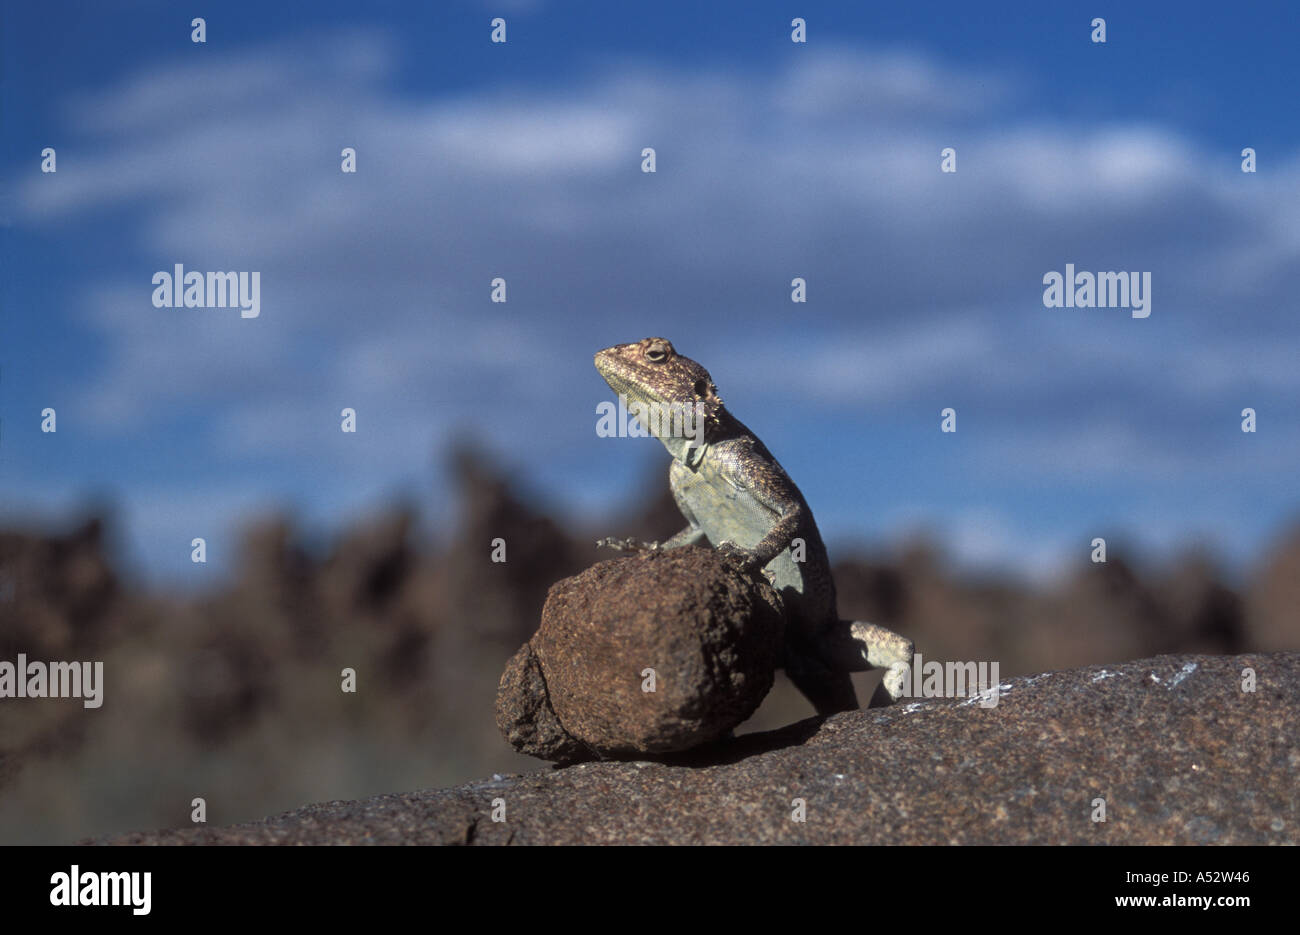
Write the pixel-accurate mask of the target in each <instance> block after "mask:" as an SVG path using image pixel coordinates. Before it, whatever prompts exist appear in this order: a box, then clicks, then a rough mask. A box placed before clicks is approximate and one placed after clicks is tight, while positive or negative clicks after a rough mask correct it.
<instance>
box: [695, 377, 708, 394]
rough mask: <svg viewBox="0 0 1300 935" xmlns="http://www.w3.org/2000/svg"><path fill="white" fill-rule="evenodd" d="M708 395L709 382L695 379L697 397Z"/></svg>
mask: <svg viewBox="0 0 1300 935" xmlns="http://www.w3.org/2000/svg"><path fill="white" fill-rule="evenodd" d="M708 395H709V384H708V383H707V382H706V381H704V380H696V381H695V397H696V399H703V398H704V397H706V396H708Z"/></svg>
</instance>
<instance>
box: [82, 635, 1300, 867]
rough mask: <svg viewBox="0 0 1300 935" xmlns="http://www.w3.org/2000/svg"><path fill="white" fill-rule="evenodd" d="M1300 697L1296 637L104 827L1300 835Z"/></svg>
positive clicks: (657, 840)
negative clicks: (653, 754) (633, 750)
mask: <svg viewBox="0 0 1300 935" xmlns="http://www.w3.org/2000/svg"><path fill="white" fill-rule="evenodd" d="M1248 668H1249V669H1253V670H1254V673H1255V678H1256V686H1255V691H1253V692H1251V691H1243V670H1245V669H1248ZM1297 702H1300V654H1295V653H1286V654H1273V655H1245V656H1162V657H1159V658H1155V659H1145V660H1140V661H1137V662H1129V663H1123V664H1118V665H1110V666H1091V667H1088V668H1083V669H1074V670H1070V671H1065V672H1049V673H1046V674H1043V675H1036V676H1029V677H1024V678H1015V679H1009V680H1004V681H1003V682H1002V692H1001V694H1000V698H999V703H998V705H997V706H996V707H994V708H984V707H981V706H980V705H979V704H977V703H973V702H972V700H971V699H940V700H924V701H921V700H913V701H904V702H903V703H901V704H898V705H896V706H894V707H891V708H884V709H873V710H865V711H857V712H852V713H848V714H840V715H836V716H835V717H832V718H830V719H829V720H826V721H824V722H821V721H817V720H809V721H803V722H800V723H799V724H795V725H792V726H791V727H789V728H786V729H784V730H781V731H776V732H771V733H766V734H751V735H748V736H746V737H741V738H739V739H737V740H733V741H730V742H728V743H726V744H723V745H720V746H717V747H715V748H713V749H712V750H710V751H708V752H707V753H700V752H697V753H696V754H693V755H691V758H690V759H689V760H687V759H686V758H681V757H679V758H678V759H677V760H676V761H674V762H672V763H665V762H654V763H651V762H600V763H587V764H583V765H579V766H572V767H569V768H565V769H558V768H552V769H541V770H539V771H537V772H533V773H527V774H524V775H518V776H506V777H494V778H493V779H491V780H488V781H483V782H475V783H470V784H468V785H463V786H457V787H454V788H450V789H441V790H436V791H430V792H416V793H411V794H405V795H382V796H376V797H374V798H370V799H365V800H361V801H355V802H329V803H325V804H321V805H310V806H307V807H306V808H301V809H298V810H297V811H293V812H289V813H287V814H284V815H279V816H277V817H274V818H268V819H265V820H263V821H257V822H251V823H248V824H241V825H232V826H229V827H224V828H205V827H196V828H185V829H183V830H174V831H158V832H146V833H134V834H123V835H119V836H115V837H110V838H105V839H101V840H99V841H97V842H95V843H101V844H465V843H470V844H609V843H617V844H706V843H707V844H749V843H774V844H893V843H907V844H948V843H960V844H1102V843H1104V844H1296V843H1298V842H1300V791H1298V789H1297V787H1298V785H1300V783H1298V782H1297V777H1300V718H1297ZM796 799H802V800H803V801H804V803H805V804H804V811H805V813H806V820H805V821H795V820H792V813H793V812H794V811H795V808H796V806H795V800H796ZM1097 799H1104V800H1105V817H1106V820H1105V821H1104V822H1098V821H1094V820H1093V817H1094V815H1095V814H1097V806H1096V805H1095V804H1094V802H1095V800H1097ZM494 800H504V803H505V817H506V820H505V821H504V822H494V821H493V820H492V817H491V816H492V811H493V802H494Z"/></svg>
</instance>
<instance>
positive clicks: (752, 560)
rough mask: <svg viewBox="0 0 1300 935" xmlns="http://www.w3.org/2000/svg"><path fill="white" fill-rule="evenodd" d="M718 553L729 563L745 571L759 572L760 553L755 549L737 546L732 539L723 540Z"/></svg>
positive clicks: (719, 544)
mask: <svg viewBox="0 0 1300 935" xmlns="http://www.w3.org/2000/svg"><path fill="white" fill-rule="evenodd" d="M718 551H719V552H721V553H722V557H723V558H724V559H726V560H727V561H729V562H731V563H733V564H735V565H739V566H740V568H741V569H742V570H743V571H746V572H749V573H751V574H752V573H754V572H756V571H758V569H759V567H760V562H759V558H758V553H756V552H755V551H754V550H753V549H746V548H744V547H743V546H739V545H736V543H734V542H732V541H731V540H730V539H723V540H722V541H721V542H719V543H718Z"/></svg>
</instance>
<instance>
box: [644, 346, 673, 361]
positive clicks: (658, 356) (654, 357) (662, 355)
mask: <svg viewBox="0 0 1300 935" xmlns="http://www.w3.org/2000/svg"><path fill="white" fill-rule="evenodd" d="M645 359H646V360H648V361H650V363H652V364H661V363H663V362H664V361H665V360H667V359H668V352H667V351H665V350H664V349H663V348H661V347H652V348H650V350H648V351H646V352H645Z"/></svg>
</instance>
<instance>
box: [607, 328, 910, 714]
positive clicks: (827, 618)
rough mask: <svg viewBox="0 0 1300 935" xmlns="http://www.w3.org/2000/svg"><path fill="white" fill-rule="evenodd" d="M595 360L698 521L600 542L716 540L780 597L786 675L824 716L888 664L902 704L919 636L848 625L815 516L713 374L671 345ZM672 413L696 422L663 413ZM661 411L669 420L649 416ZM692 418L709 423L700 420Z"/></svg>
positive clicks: (888, 698) (891, 694)
mask: <svg viewBox="0 0 1300 935" xmlns="http://www.w3.org/2000/svg"><path fill="white" fill-rule="evenodd" d="M595 364H596V369H597V371H599V373H600V375H601V376H602V377H603V378H604V379H605V382H606V383H608V384H609V386H610V388H611V389H612V390H614V392H615V393H618V394H620V395H622V396H623V397H624V398H625V399H626V401H627V402H626V405H627V408H628V411H629V412H632V413H633V414H634V415H637V418H638V421H639V422H641V424H642V426H643V427H645V428H646V430H647V432H648V433H649V434H652V435H654V436H655V437H656V438H658V439H659V440H660V441H661V442H662V443H663V444H664V447H666V448H667V449H668V452H669V454H671V455H672V463H671V465H670V467H669V472H668V479H669V485H670V487H671V489H672V493H673V499H674V500H675V501H676V503H677V506H678V509H680V510H681V512H682V515H683V516H685V517H686V520H687V523H688V525H687V526H686V528H685V529H683V530H682V531H681V532H679V533H677V534H676V535H675V536H673V537H671V538H670V539H668V540H667V541H665V542H662V543H659V542H650V543H646V542H638V541H636V540H633V539H622V540H620V539H613V538H606V539H601V540H599V541H598V542H597V543H596V544H597V546H603V547H606V548H613V549H619V550H627V551H635V550H645V549H648V550H657V549H672V548H678V547H681V546H687V545H697V544H700V543H701V542H702V541H703V540H705V539H707V540H708V542H709V544H711V545H712V546H713V547H714V548H716V549H717V550H718V551H719V552H721V553H722V554H723V555H724V557H726V558H727V560H728V561H732V562H735V563H736V564H737V565H739V566H740V567H741V569H743V570H744V571H747V572H751V573H753V572H758V571H760V570H761V571H762V573H763V574H764V575H765V576H766V577H767V578H768V580H769V581H770V582H771V583H772V585H773V586H774V587H775V588H776V590H777V591H778V592H779V593H780V595H781V599H782V604H783V607H784V612H785V617H786V638H785V652H784V659H783V664H784V667H785V670H786V674H787V675H788V676H789V677H790V680H791V681H792V682H794V684H795V686H796V687H797V688H798V689H799V690H800V691H801V692H802V693H803V694H804V696H805V697H806V698H807V699H808V700H809V701H810V702H812V705H813V707H814V708H815V709H816V710H817V713H818V714H819V715H822V716H827V715H830V714H834V713H836V712H839V711H851V710H857V708H858V700H857V695H856V693H855V691H854V688H853V682H852V680H851V678H850V677H849V673H850V672H859V671H865V670H868V669H875V668H882V669H884V670H885V672H884V676H883V678H882V680H881V684H880V686H879V688H877V690H876V693H875V695H874V696H873V699H872V704H873V705H877V706H878V705H883V704H891V703H892V702H893V701H895V700H897V699H898V698H899V696H900V695H901V694H902V693H903V690H904V688H905V686H906V683H907V681H908V676H909V672H910V666H911V661H912V651H913V647H912V643H911V641H910V640H907V639H905V638H903V637H902V636H899V635H898V634H896V633H893V632H891V631H890V630H887V629H885V628H884V627H882V626H878V625H876V624H872V623H865V622H862V621H851V620H841V619H840V617H839V611H838V607H837V605H836V596H835V580H834V578H833V577H832V575H831V569H830V560H829V558H828V557H827V554H826V546H825V545H824V544H823V542H822V538H821V533H820V532H819V531H818V529H817V523H816V521H815V520H814V519H813V514H812V510H811V509H809V507H808V503H807V501H806V500H805V499H804V496H803V494H802V493H801V492H800V490H799V488H798V487H797V486H795V483H794V481H793V480H791V479H790V476H789V475H788V474H787V473H786V471H785V469H784V468H782V467H781V465H780V464H779V463H778V462H777V460H776V459H775V458H774V457H772V454H771V453H770V452H769V451H768V449H767V447H766V446H765V445H764V444H763V443H762V441H760V440H759V438H758V436H756V435H755V434H754V433H753V432H751V431H750V430H749V429H748V428H746V427H745V425H744V424H743V423H741V422H740V420H738V419H737V418H736V417H735V416H733V415H732V414H731V413H730V412H729V411H728V410H727V408H726V407H725V406H724V405H723V402H722V398H721V397H720V396H719V395H718V388H717V386H716V385H715V384H714V382H713V378H712V377H710V376H709V373H708V371H706V370H705V369H704V368H703V367H702V366H700V365H699V364H698V363H696V362H695V361H693V360H691V359H690V358H688V357H683V356H682V355H681V354H678V353H677V351H676V349H675V348H674V347H673V345H672V344H671V343H670V342H669V341H667V340H666V339H664V338H646V339H644V340H642V341H638V342H636V343H633V344H618V345H615V346H614V347H608V348H605V349H604V350H602V351H599V352H597V354H596V355H595ZM674 408H675V409H676V410H677V411H680V412H682V413H684V414H685V415H686V416H687V418H685V419H681V418H679V419H677V420H676V422H674V420H672V419H670V418H667V417H666V416H665V415H664V414H665V413H666V412H667V411H669V410H672V409H674ZM652 410H657V412H658V414H659V416H664V417H654V418H649V417H646V416H645V415H644V414H645V413H649V412H651V411H652ZM692 416H694V417H697V418H699V419H702V421H699V422H695V423H694V424H692V421H693V420H692V419H691V418H690V417H692Z"/></svg>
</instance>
